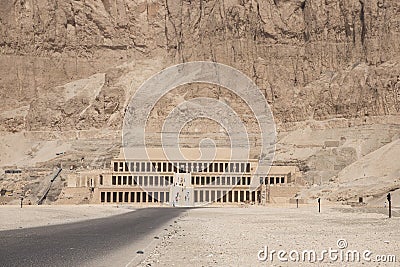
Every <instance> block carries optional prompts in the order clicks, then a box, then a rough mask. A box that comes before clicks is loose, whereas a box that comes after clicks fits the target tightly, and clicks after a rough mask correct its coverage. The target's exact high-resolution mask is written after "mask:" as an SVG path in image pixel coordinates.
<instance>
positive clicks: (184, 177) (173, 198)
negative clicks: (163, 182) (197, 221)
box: [169, 173, 194, 207]
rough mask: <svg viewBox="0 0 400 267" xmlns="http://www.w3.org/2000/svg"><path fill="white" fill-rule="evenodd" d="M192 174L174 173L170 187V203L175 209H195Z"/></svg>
mask: <svg viewBox="0 0 400 267" xmlns="http://www.w3.org/2000/svg"><path fill="white" fill-rule="evenodd" d="M191 178H192V175H191V173H174V183H173V184H172V185H171V187H170V194H169V198H170V199H169V203H170V205H171V206H173V207H194V187H193V186H192V185H191V184H190V181H191Z"/></svg>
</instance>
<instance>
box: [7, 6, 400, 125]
mask: <svg viewBox="0 0 400 267" xmlns="http://www.w3.org/2000/svg"><path fill="white" fill-rule="evenodd" d="M399 52H400V2H398V1H396V0H392V1H389V0H379V1H377V0H372V1H365V0H346V1H345V0H340V1H328V0H291V1H289V0H268V1H256V0H236V1H235V0H215V1H204V0H196V1H189V0H185V1H184V0H176V1H171V0H165V1H161V0H154V1H144V0H137V1H122V0H114V1H112V0H103V1H94V0H89V1H54V0H51V1H50V0H30V1H25V0H20V1H5V0H3V1H1V3H0V68H1V71H2V75H1V80H0V93H1V97H2V99H3V100H4V101H3V103H4V105H2V107H1V110H2V111H8V112H9V113H8V115H7V114H5V115H3V116H2V118H1V119H2V122H1V124H0V125H1V128H2V130H6V131H21V130H49V129H54V130H57V129H64V130H65V129H87V128H92V127H95V128H104V127H111V128H119V127H120V124H119V121H120V120H119V119H117V118H116V116H117V117H118V118H120V117H121V116H122V115H121V114H123V110H124V104H125V102H126V99H125V98H127V97H128V96H129V94H128V93H127V90H124V89H123V88H122V87H121V85H120V84H118V80H119V78H120V77H121V76H123V75H124V73H126V70H124V69H121V68H113V67H114V66H117V65H120V64H121V63H122V62H131V61H137V60H149V59H157V60H158V63H157V64H159V65H158V66H154V71H156V70H158V69H161V68H162V67H165V66H169V65H171V64H173V63H179V62H188V61H194V60H212V61H217V62H221V63H225V64H228V65H231V66H233V67H236V68H238V69H239V70H241V71H243V72H244V73H245V74H247V75H249V76H250V77H251V78H252V79H253V80H254V81H255V82H256V83H257V85H258V86H259V87H260V88H261V89H262V90H263V91H264V93H265V96H266V98H267V99H268V101H269V102H270V103H271V104H272V106H273V110H274V115H275V118H276V119H277V121H278V122H294V121H302V120H307V119H317V120H323V119H327V118H334V117H359V116H373V115H388V114H398V112H399V109H400V104H399V101H400V66H399V61H400V59H399V56H398V55H399ZM136 68H138V69H140V68H141V65H140V64H137V65H136ZM95 73H104V75H103V76H104V77H97V79H98V80H99V81H98V87H99V88H97V89H96V90H97V91H98V93H97V94H93V95H88V96H84V97H75V96H76V95H73V96H71V97H60V90H61V89H59V88H58V86H63V85H64V84H66V83H68V82H69V81H72V80H77V79H81V78H87V77H89V76H90V75H92V74H95ZM140 78H141V79H142V80H144V79H146V78H148V77H146V76H144V75H142V77H140ZM139 80H140V79H139ZM65 90H67V91H68V90H69V89H65V88H64V89H63V90H61V91H65ZM70 91H71V90H69V92H70ZM61 95H62V94H61ZM93 98H94V99H93ZM88 105H90V108H87V107H88ZM10 112H11V113H10ZM10 114H11V115H10ZM45 114H51V115H50V116H46V115H45ZM77 114H78V115H79V116H78V115H77ZM113 114H116V115H114V116H113Z"/></svg>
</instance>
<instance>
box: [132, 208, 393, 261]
mask: <svg viewBox="0 0 400 267" xmlns="http://www.w3.org/2000/svg"><path fill="white" fill-rule="evenodd" d="M399 216H400V210H399V209H397V210H395V211H394V212H393V217H392V218H391V219H388V217H387V214H386V210H385V209H384V208H383V207H382V208H374V209H371V208H351V207H349V206H344V205H333V204H332V205H328V206H326V205H322V210H321V213H318V207H317V206H316V205H300V207H299V208H296V206H295V205H293V206H289V205H286V206H268V207H262V206H241V207H207V208H196V209H191V210H189V211H188V212H187V213H186V215H184V216H183V217H181V218H179V219H178V220H177V221H176V224H174V227H175V230H174V231H173V234H172V235H171V234H169V235H166V236H164V238H163V239H162V241H161V243H160V244H159V245H158V246H157V247H156V249H155V250H154V251H152V252H151V254H150V255H148V256H147V258H146V260H144V261H143V262H142V263H141V265H139V266H310V265H313V266H398V261H399V260H400V251H399V247H400V232H399V231H398V229H399V227H400V217H399ZM339 239H344V240H346V242H347V244H348V246H347V248H345V249H344V250H343V251H347V250H358V251H359V252H360V253H362V252H364V251H365V250H370V251H371V252H372V255H371V257H370V259H371V262H366V261H363V260H362V259H361V260H360V262H356V263H355V262H350V263H346V262H345V261H343V262H342V261H340V260H338V261H335V260H330V259H329V257H328V256H326V257H325V260H324V261H322V262H316V263H310V262H294V261H290V260H289V261H288V262H281V261H279V260H278V259H277V256H276V255H275V258H274V259H273V261H272V262H271V261H270V259H268V260H267V261H259V260H258V256H257V255H258V252H259V251H260V250H263V248H264V246H268V249H269V251H271V250H276V251H279V250H285V251H287V253H289V252H290V251H291V250H297V251H299V252H302V251H303V250H315V251H316V253H317V256H318V257H319V252H320V251H322V250H323V249H326V250H328V249H329V248H332V249H338V245H337V242H338V240H339ZM376 255H395V256H396V258H397V263H378V262H374V260H375V258H374V257H375V256H376ZM286 258H288V255H286ZM333 259H334V257H333ZM339 259H340V258H339ZM349 259H350V258H349Z"/></svg>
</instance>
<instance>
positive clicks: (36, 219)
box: [0, 205, 134, 231]
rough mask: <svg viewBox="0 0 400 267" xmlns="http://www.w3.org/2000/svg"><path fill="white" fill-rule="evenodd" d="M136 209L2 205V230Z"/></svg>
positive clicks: (0, 224) (90, 217)
mask: <svg viewBox="0 0 400 267" xmlns="http://www.w3.org/2000/svg"><path fill="white" fill-rule="evenodd" d="M131 211H134V209H133V208H132V207H130V208H126V207H116V206H100V205H52V206H47V205H45V206H33V205H32V206H28V205H24V206H23V207H22V208H20V207H19V206H17V205H13V206H0V214H1V216H0V231H2V230H11V229H21V228H30V227H38V226H46V225H54V224H63V223H71V222H77V221H82V220H89V219H97V218H102V217H107V216H112V215H117V214H122V213H125V212H131Z"/></svg>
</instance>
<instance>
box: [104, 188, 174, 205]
mask: <svg viewBox="0 0 400 267" xmlns="http://www.w3.org/2000/svg"><path fill="white" fill-rule="evenodd" d="M100 202H101V203H144V202H146V203H156V202H161V203H163V202H169V192H165V191H156V192H144V191H133V192H129V191H125V192H100Z"/></svg>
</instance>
